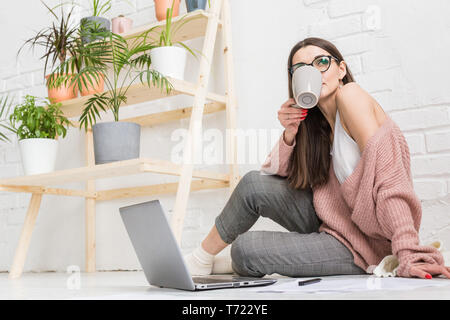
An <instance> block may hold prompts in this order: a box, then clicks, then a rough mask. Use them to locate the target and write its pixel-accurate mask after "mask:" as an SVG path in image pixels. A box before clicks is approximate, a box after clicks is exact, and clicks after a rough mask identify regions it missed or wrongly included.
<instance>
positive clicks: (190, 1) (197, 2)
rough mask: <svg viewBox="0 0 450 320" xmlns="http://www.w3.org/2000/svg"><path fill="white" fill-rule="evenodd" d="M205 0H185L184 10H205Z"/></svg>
mask: <svg viewBox="0 0 450 320" xmlns="http://www.w3.org/2000/svg"><path fill="white" fill-rule="evenodd" d="M206 1H207V0H186V10H187V12H191V11H194V10H198V9H202V10H205V8H206Z"/></svg>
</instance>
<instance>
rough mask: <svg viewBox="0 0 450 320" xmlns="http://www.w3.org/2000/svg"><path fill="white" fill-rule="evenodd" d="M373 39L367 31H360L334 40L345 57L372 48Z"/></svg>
mask: <svg viewBox="0 0 450 320" xmlns="http://www.w3.org/2000/svg"><path fill="white" fill-rule="evenodd" d="M371 42H372V39H371V37H370V35H369V34H367V33H358V34H354V35H350V36H346V37H340V38H337V39H334V40H333V44H334V45H335V46H336V48H338V49H339V51H340V52H341V54H342V56H343V57H344V59H345V58H346V56H347V55H353V54H357V53H362V52H366V51H367V50H369V49H370V46H371Z"/></svg>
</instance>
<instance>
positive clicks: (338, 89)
mask: <svg viewBox="0 0 450 320" xmlns="http://www.w3.org/2000/svg"><path fill="white" fill-rule="evenodd" d="M305 64H306V65H307V64H310V65H312V66H314V67H316V68H317V69H318V70H319V71H320V72H321V73H322V90H321V93H320V98H319V102H318V105H317V106H316V107H314V108H312V109H307V110H306V109H301V108H295V107H291V105H293V104H295V101H294V99H293V98H292V97H293V93H292V87H291V79H292V73H293V72H294V71H295V69H296V68H298V67H301V66H302V65H305ZM288 83H289V97H290V98H289V100H287V101H286V102H285V103H284V104H283V105H282V106H281V108H280V110H279V111H278V119H279V121H280V123H281V125H282V126H283V127H284V128H285V130H284V131H283V135H282V136H281V137H280V140H279V143H277V145H276V146H275V147H274V150H272V152H271V155H269V157H268V159H267V160H266V162H265V163H264V164H263V166H262V168H261V169H262V170H261V171H263V172H267V173H272V174H261V172H260V171H257V170H253V171H250V172H248V173H247V174H245V175H244V176H243V177H242V179H241V180H240V182H239V183H238V185H237V186H236V188H235V189H234V191H233V193H232V195H231V197H230V199H229V200H228V202H227V203H226V205H225V207H224V209H223V210H222V212H221V213H220V215H218V216H217V217H216V220H215V225H214V226H213V227H212V229H211V231H210V232H209V234H208V235H207V237H206V238H205V239H204V240H203V241H202V242H201V245H200V246H199V247H198V248H197V249H195V250H194V251H193V252H192V253H191V254H189V255H188V256H186V261H187V264H188V268H189V270H190V272H191V274H192V275H207V274H211V273H213V271H215V272H227V271H235V272H236V273H238V274H240V275H244V276H255V277H261V276H264V275H266V274H272V273H278V274H281V275H285V276H291V277H302V276H321V275H337V274H341V275H342V274H365V273H366V270H364V269H362V268H361V267H360V266H358V265H357V264H355V262H354V255H353V253H352V251H350V250H349V248H348V247H347V246H346V245H344V244H343V243H342V242H341V241H340V240H339V239H337V238H336V237H334V236H333V235H332V234H330V233H327V232H325V231H319V227H320V225H321V224H322V221H321V220H320V219H319V217H318V216H317V214H316V211H315V208H314V205H313V191H312V188H311V187H312V186H317V185H321V184H323V183H326V182H327V180H328V178H329V168H330V162H331V161H332V163H333V169H334V172H335V174H336V178H337V179H338V180H339V182H340V183H342V182H343V181H344V180H345V179H346V178H347V177H348V176H349V175H350V174H351V173H352V171H353V170H354V168H355V166H356V164H357V163H358V160H359V159H360V156H361V153H362V150H363V149H364V147H365V145H366V142H367V141H368V140H369V139H370V137H372V135H374V133H375V132H377V130H378V128H380V127H381V126H382V125H383V123H384V122H385V121H386V119H387V115H386V114H385V112H384V111H383V109H382V108H381V106H380V105H379V104H378V103H377V102H376V101H375V99H373V98H372V97H371V96H370V95H369V94H368V93H367V92H366V91H364V90H363V89H362V88H361V87H359V86H358V85H357V84H356V83H355V82H354V80H353V77H352V74H351V71H350V70H349V68H348V66H347V65H346V63H345V61H344V59H343V57H342V55H341V54H340V52H339V51H338V50H337V48H336V47H335V46H334V45H333V44H332V43H330V42H329V41H326V40H324V39H320V38H307V39H304V40H303V41H300V42H299V43H297V44H296V45H295V46H294V47H293V48H292V50H291V52H290V55H289V58H288ZM305 119H306V121H305ZM300 124H301V125H300ZM335 129H336V130H335ZM334 142H336V143H335V144H336V148H332V146H333V143H334ZM278 152H280V154H285V155H287V154H288V155H289V157H285V158H282V157H280V159H279V161H273V157H275V156H276V155H278ZM330 154H331V155H332V157H330ZM330 158H331V159H330ZM274 163H277V167H276V168H275V169H273V168H272V167H271V166H273V164H274ZM260 216H263V217H267V218H270V219H272V220H273V221H275V222H276V223H278V224H280V225H281V226H283V227H284V228H286V229H287V230H288V232H276V231H248V230H249V229H250V228H251V227H252V226H253V225H254V223H255V222H256V221H257V219H258V218H259V217H260ZM358 232H359V231H358ZM389 241H390V240H389ZM229 244H232V247H231V259H228V260H226V259H225V260H224V261H218V260H217V258H216V259H215V255H217V254H218V253H219V252H220V251H222V250H223V249H224V248H226V247H227V246H228V245H229ZM227 263H228V264H227ZM409 274H410V275H411V276H418V277H423V278H425V277H426V278H429V277H431V275H430V274H434V275H435V274H444V275H445V276H446V277H448V278H450V271H449V268H448V267H445V266H442V265H439V264H427V263H422V264H418V265H415V266H414V267H411V268H410V271H409Z"/></svg>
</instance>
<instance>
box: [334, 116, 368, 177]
mask: <svg viewBox="0 0 450 320" xmlns="http://www.w3.org/2000/svg"><path fill="white" fill-rule="evenodd" d="M330 154H331V155H332V161H333V169H334V173H335V175H336V178H337V179H338V181H339V183H340V184H342V183H343V182H344V181H345V179H346V178H347V177H348V176H349V175H351V174H352V172H353V170H355V168H356V165H357V164H358V161H359V159H360V157H361V152H360V151H359V147H358V144H357V143H356V142H355V140H353V139H352V138H351V137H350V136H349V135H348V133H347V132H346V131H345V130H344V127H343V126H342V123H341V120H340V118H339V111H336V123H335V125H334V138H333V145H332V148H331V151H330Z"/></svg>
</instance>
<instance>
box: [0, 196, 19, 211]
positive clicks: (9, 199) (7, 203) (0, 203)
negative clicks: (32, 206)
mask: <svg viewBox="0 0 450 320" xmlns="http://www.w3.org/2000/svg"><path fill="white" fill-rule="evenodd" d="M15 206H16V194H15V193H1V194H0V210H4V209H11V208H13V207H15Z"/></svg>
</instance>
